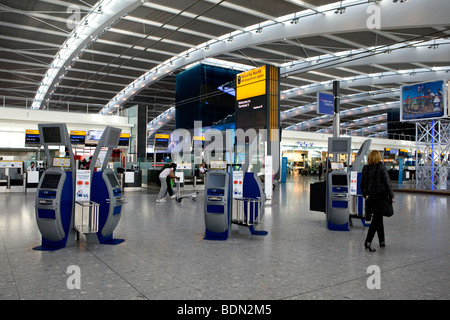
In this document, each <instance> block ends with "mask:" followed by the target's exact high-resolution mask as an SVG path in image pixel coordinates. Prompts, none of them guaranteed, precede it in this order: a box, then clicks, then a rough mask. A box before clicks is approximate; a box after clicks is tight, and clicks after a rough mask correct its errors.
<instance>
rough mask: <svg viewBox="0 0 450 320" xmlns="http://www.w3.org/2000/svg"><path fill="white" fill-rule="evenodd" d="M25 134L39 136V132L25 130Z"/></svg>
mask: <svg viewBox="0 0 450 320" xmlns="http://www.w3.org/2000/svg"><path fill="white" fill-rule="evenodd" d="M25 133H26V134H39V130H25Z"/></svg>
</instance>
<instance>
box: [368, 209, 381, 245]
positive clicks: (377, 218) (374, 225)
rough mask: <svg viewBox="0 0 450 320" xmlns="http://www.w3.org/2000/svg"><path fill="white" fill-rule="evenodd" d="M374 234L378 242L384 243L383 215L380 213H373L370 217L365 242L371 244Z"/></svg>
mask: <svg viewBox="0 0 450 320" xmlns="http://www.w3.org/2000/svg"><path fill="white" fill-rule="evenodd" d="M375 233H377V234H378V240H379V242H380V243H381V242H384V225H383V215H382V214H381V213H375V214H374V215H373V216H372V221H371V222H370V226H369V231H368V232H367V238H366V242H369V243H372V240H373V238H374V237H375Z"/></svg>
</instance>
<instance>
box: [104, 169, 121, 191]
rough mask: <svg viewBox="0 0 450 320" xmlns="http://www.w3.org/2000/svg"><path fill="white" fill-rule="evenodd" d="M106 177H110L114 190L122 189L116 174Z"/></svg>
mask: <svg viewBox="0 0 450 320" xmlns="http://www.w3.org/2000/svg"><path fill="white" fill-rule="evenodd" d="M106 176H107V177H108V180H109V182H110V183H111V187H112V188H113V189H115V188H119V187H120V186H119V182H118V181H117V178H116V176H115V175H114V174H112V173H111V174H107V175H106Z"/></svg>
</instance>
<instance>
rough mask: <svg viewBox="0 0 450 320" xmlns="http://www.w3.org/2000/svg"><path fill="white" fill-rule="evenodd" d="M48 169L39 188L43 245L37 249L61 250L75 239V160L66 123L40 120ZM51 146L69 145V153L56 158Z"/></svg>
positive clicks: (40, 132) (37, 199)
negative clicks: (51, 152)
mask: <svg viewBox="0 0 450 320" xmlns="http://www.w3.org/2000/svg"><path fill="white" fill-rule="evenodd" d="M38 127H39V135H40V141H41V143H42V145H43V147H44V151H45V154H46V157H47V167H48V169H47V170H46V171H45V172H44V173H43V175H42V177H41V180H40V182H39V185H38V188H37V191H36V200H35V211H36V220H37V225H38V228H39V231H40V232H41V234H42V245H41V246H38V247H35V248H33V249H35V250H58V249H61V248H64V247H66V246H69V245H71V244H73V243H74V242H75V229H74V228H73V216H74V214H73V213H74V197H73V191H74V178H73V175H74V174H75V170H76V168H75V160H74V156H73V153H72V146H71V142H70V138H69V134H68V132H67V127H66V125H65V124H38ZM49 146H65V147H66V150H67V152H68V157H55V158H53V159H52V157H51V155H50V150H49Z"/></svg>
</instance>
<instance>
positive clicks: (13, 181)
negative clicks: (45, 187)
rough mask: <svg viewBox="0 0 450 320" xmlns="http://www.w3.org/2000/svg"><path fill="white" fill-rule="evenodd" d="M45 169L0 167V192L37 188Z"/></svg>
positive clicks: (24, 190) (25, 190)
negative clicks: (30, 169)
mask: <svg viewBox="0 0 450 320" xmlns="http://www.w3.org/2000/svg"><path fill="white" fill-rule="evenodd" d="M43 172H44V170H40V171H29V172H23V168H22V167H17V168H0V193H5V192H27V191H29V190H31V189H34V190H35V189H36V188H37V186H38V184H39V179H40V177H41V176H42V173H43Z"/></svg>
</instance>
